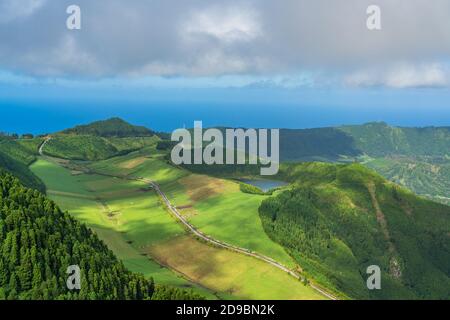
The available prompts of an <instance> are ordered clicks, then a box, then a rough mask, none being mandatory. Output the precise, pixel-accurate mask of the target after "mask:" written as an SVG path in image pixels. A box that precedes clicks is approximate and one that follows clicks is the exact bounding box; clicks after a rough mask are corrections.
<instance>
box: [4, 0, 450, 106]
mask: <svg viewBox="0 0 450 320" xmlns="http://www.w3.org/2000/svg"><path fill="white" fill-rule="evenodd" d="M71 4H76V5H78V6H79V7H80V8H81V30H68V29H67V28H66V19H67V17H68V14H67V13H66V8H67V7H68V6H69V5H71ZM373 4H375V5H378V6H379V7H380V9H381V26H382V29H381V30H377V31H370V30H368V28H367V27H366V20H367V17H368V15H367V13H366V10H367V8H368V6H369V5H373ZM21 86H22V87H23V86H26V88H27V89H28V90H27V92H28V94H30V95H32V94H33V93H36V92H42V90H41V89H42V87H43V86H44V87H45V89H46V90H47V92H53V93H54V92H56V91H58V88H77V89H78V90H82V88H89V90H96V89H98V90H99V92H100V91H102V90H106V89H105V88H117V87H120V88H132V89H135V88H141V89H142V90H144V89H148V88H153V89H154V88H157V89H158V88H168V89H180V88H189V89H192V88H201V89H207V88H230V87H233V88H243V89H248V90H250V89H254V88H260V89H261V88H271V89H274V88H276V89H280V90H281V89H286V90H297V89H298V90H304V89H311V90H324V89H327V88H328V89H330V90H349V92H350V91H351V90H368V89H372V88H373V89H375V90H386V92H389V95H392V90H394V91H397V92H399V93H398V94H399V95H403V94H404V92H406V91H408V90H428V91H430V90H435V92H436V95H437V97H438V96H439V95H442V92H444V91H445V94H444V95H442V97H444V96H445V97H446V95H447V91H448V90H449V87H450V1H448V0H432V1H430V0H333V1H329V0H314V1H312V0H276V1H275V0H208V1H207V0H183V1H179V0H128V1H123V0H95V1H92V0H70V1H66V0H0V96H3V97H5V96H8V93H7V92H6V91H9V92H13V91H14V90H13V89H17V87H20V88H21ZM124 90H125V89H124ZM19 91H20V90H19ZM435 100H439V99H435ZM380 103H381V101H380ZM399 103H401V99H400V100H399ZM449 108H450V106H449Z"/></svg>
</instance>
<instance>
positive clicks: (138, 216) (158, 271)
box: [31, 152, 322, 299]
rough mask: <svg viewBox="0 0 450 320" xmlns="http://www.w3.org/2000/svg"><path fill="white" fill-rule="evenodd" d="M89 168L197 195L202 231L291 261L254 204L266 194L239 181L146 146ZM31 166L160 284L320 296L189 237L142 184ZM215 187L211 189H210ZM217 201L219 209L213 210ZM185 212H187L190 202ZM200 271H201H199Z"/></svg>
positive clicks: (179, 194) (250, 294)
mask: <svg viewBox="0 0 450 320" xmlns="http://www.w3.org/2000/svg"><path fill="white" fill-rule="evenodd" d="M90 167H91V169H92V170H96V171H101V172H103V173H108V174H114V175H118V176H125V175H131V176H136V177H138V176H139V177H146V178H151V179H153V180H156V181H158V182H160V183H161V186H162V188H163V190H164V192H167V194H168V196H169V197H170V199H171V200H172V199H174V203H177V204H178V203H187V202H190V201H192V200H193V199H195V200H196V203H195V205H194V206H193V207H192V210H193V211H195V212H196V213H195V214H194V215H193V216H192V217H191V218H192V220H191V221H192V222H193V223H194V224H198V226H199V227H200V228H201V229H202V231H204V232H205V233H208V234H210V235H212V236H214V237H217V238H219V239H221V240H224V241H227V242H230V243H233V244H236V245H240V246H247V247H248V248H250V249H252V250H258V252H260V253H262V254H266V255H269V256H271V257H273V258H275V259H278V260H279V261H280V262H282V263H284V264H287V265H290V266H293V262H292V260H291V259H290V257H289V256H288V255H287V254H286V253H285V252H284V250H283V249H282V248H281V247H280V246H279V245H277V244H275V243H273V242H271V240H270V239H269V238H268V237H267V236H266V234H265V233H264V230H263V229H262V226H261V223H260V222H259V218H258V213H257V207H258V206H259V203H260V202H261V201H262V199H263V198H264V197H262V196H256V195H250V194H244V193H241V192H240V191H239V185H238V184H237V183H235V182H231V181H226V180H220V179H215V178H207V177H204V176H196V175H190V174H189V173H188V172H186V171H184V170H181V169H178V168H175V167H173V166H171V165H169V164H167V163H166V162H165V161H164V159H163V157H162V156H161V155H160V154H155V155H153V156H152V157H150V156H148V155H144V154H142V153H141V152H135V153H133V154H129V155H126V156H122V157H116V158H112V159H108V160H105V161H101V162H95V163H93V164H91V165H90ZM31 169H32V170H33V172H34V173H35V174H37V175H38V176H39V177H40V178H41V179H42V180H43V181H44V182H45V183H46V185H47V188H48V190H49V192H48V194H49V196H50V197H51V198H52V199H53V200H54V201H56V202H57V203H58V204H59V205H60V206H61V207H62V208H63V209H64V210H68V211H69V212H70V213H71V214H72V215H73V216H75V217H76V218H77V219H78V220H80V221H82V222H85V223H86V224H87V225H88V226H90V227H91V228H92V229H93V230H94V231H95V232H96V233H97V234H98V235H99V237H100V238H101V239H102V240H103V241H105V243H106V244H107V245H108V246H109V248H110V249H111V250H113V251H114V253H115V254H116V255H117V256H118V257H119V258H120V259H122V260H123V261H124V264H125V265H126V266H127V267H128V268H129V269H130V270H132V271H137V272H141V273H143V274H145V275H148V276H150V275H151V276H153V277H154V278H155V281H156V282H157V283H162V284H170V285H175V286H178V287H193V288H195V290H196V291H198V292H200V293H202V294H203V295H206V296H207V297H208V298H214V297H215V296H218V297H220V298H225V299H229V298H252V299H269V298H271V299H321V298H322V297H321V296H320V295H319V294H318V293H316V292H315V291H314V290H313V289H312V288H310V287H305V286H304V285H303V284H301V283H300V282H298V281H296V280H295V279H294V278H292V277H290V276H288V275H287V274H286V273H284V272H283V271H281V270H279V269H276V268H274V267H272V266H270V265H268V264H266V263H263V262H261V261H258V260H257V259H254V258H250V257H246V256H243V255H241V254H238V253H234V252H231V251H228V250H223V249H218V248H215V247H212V246H210V245H208V244H206V243H203V242H200V241H198V240H195V239H194V238H192V237H191V236H188V235H186V231H185V230H184V229H183V228H182V226H181V225H180V224H178V223H177V222H176V220H175V219H174V218H173V217H171V215H170V214H169V213H168V212H167V211H166V209H165V208H164V207H163V206H162V204H161V203H160V200H159V198H158V197H157V196H156V195H155V194H154V193H153V191H151V190H148V188H147V187H148V186H146V185H145V184H144V183H142V182H139V181H133V180H127V179H119V178H114V177H106V176H102V175H98V174H89V175H87V174H80V173H79V172H71V171H69V170H67V169H65V168H63V167H61V166H59V165H58V164H55V163H52V162H49V161H47V160H43V159H39V160H38V161H37V162H36V163H34V164H33V165H32V167H31ZM193 181H198V182H197V183H196V184H195V183H193ZM203 183H206V186H205V188H206V189H205V188H204V189H202V187H201V186H202V184H203ZM211 187H212V189H214V190H212V193H210V192H209V191H208V190H209V188H211ZM202 193H205V194H206V197H205V195H203V196H202V195H201V194H202ZM210 195H212V196H211V197H209V196H210ZM225 196H226V198H227V199H228V196H230V198H229V199H231V202H229V203H226V202H225V198H224V197H225ZM239 202H242V203H241V205H240V204H239ZM218 204H219V205H220V206H221V208H222V210H218V209H217V210H214V208H215V207H216V206H217V205H218ZM181 211H182V212H183V213H184V214H188V213H189V211H190V208H186V210H184V209H183V210H181ZM242 226H245V228H243V227H242ZM233 229H235V230H239V231H237V232H233V231H232V230H233ZM233 235H234V236H233ZM180 246H181V247H180ZM180 251H183V254H181V253H180ZM217 261H220V263H217ZM160 265H164V266H166V267H164V268H163V267H161V266H160ZM199 270H202V272H200V274H199V273H198V272H194V271H199ZM180 275H182V276H180ZM244 279H247V280H246V281H244ZM205 288H208V289H205ZM214 293H215V295H214Z"/></svg>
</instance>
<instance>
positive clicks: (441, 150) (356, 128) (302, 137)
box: [280, 122, 450, 161]
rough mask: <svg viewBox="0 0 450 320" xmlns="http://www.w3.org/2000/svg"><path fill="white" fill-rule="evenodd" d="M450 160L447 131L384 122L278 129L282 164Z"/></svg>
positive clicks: (449, 128)
mask: <svg viewBox="0 0 450 320" xmlns="http://www.w3.org/2000/svg"><path fill="white" fill-rule="evenodd" d="M363 154H365V155H368V156H370V157H374V158H375V157H384V156H389V155H396V156H399V155H403V156H428V157H445V156H450V127H426V128H406V127H392V126H389V125H387V124H386V123H384V122H372V123H366V124H363V125H353V126H341V127H335V128H317V129H281V131H280V156H281V159H282V160H283V161H298V160H304V159H305V158H306V159H308V158H309V159H314V158H315V159H318V158H322V159H327V160H331V161H335V160H339V156H343V157H344V158H355V157H357V156H360V155H363Z"/></svg>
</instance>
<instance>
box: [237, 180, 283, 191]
mask: <svg viewBox="0 0 450 320" xmlns="http://www.w3.org/2000/svg"><path fill="white" fill-rule="evenodd" d="M240 181H242V182H244V183H247V184H250V185H252V186H255V187H258V188H260V189H261V190H262V191H264V192H267V191H269V190H272V189H275V188H278V187H283V186H287V185H288V183H286V182H284V181H278V180H267V179H240Z"/></svg>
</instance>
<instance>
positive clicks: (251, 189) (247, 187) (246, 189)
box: [239, 182, 271, 195]
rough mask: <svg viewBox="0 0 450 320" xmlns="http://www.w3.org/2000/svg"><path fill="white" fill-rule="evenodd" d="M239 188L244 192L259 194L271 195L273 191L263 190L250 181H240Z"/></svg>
mask: <svg viewBox="0 0 450 320" xmlns="http://www.w3.org/2000/svg"><path fill="white" fill-rule="evenodd" d="M239 189H240V190H241V191H242V192H244V193H249V194H259V195H270V194H271V192H264V191H262V190H261V189H260V188H258V187H255V186H252V185H251V184H248V183H243V182H241V183H239Z"/></svg>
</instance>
